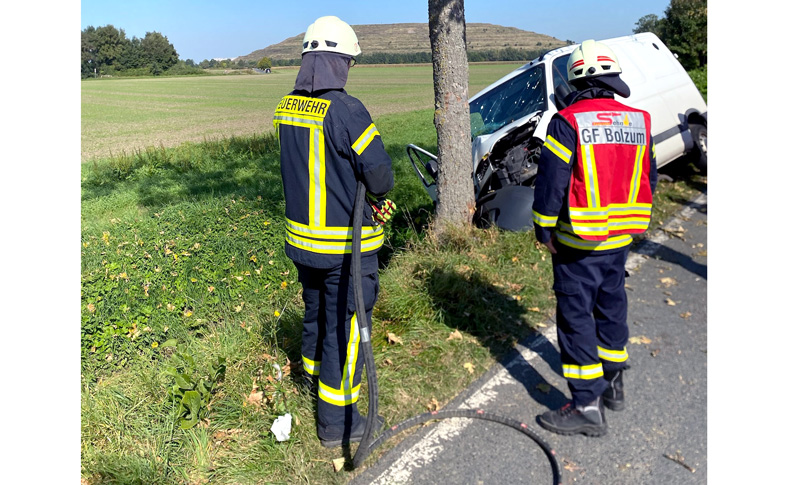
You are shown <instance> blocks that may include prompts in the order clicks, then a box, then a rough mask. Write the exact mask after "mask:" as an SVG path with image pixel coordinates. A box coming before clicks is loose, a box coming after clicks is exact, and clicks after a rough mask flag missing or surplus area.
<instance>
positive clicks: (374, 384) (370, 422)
mask: <svg viewBox="0 0 800 485" xmlns="http://www.w3.org/2000/svg"><path fill="white" fill-rule="evenodd" d="M365 198H366V188H365V187H364V184H363V183H362V182H360V181H359V183H358V189H357V190H356V202H355V207H354V208H353V244H352V255H353V256H352V280H353V294H354V297H355V305H356V320H358V328H359V331H360V332H361V355H363V356H364V365H365V367H366V370H367V385H368V386H369V406H368V410H367V412H368V414H367V422H366V425H365V429H364V435H363V437H362V439H361V443H360V444H359V445H358V450H356V454H355V455H354V456H353V467H354V468H359V467H360V466H361V465H362V464H363V463H364V461H365V460H366V459H367V457H368V456H369V455H370V453H372V451H374V450H375V449H377V448H378V447H379V446H380V445H381V444H383V442H385V441H386V440H388V439H389V438H391V437H392V436H394V435H395V434H397V433H400V432H402V431H405V430H406V429H409V428H411V427H412V426H415V425H418V424H422V423H424V422H427V421H431V420H440V419H447V418H473V419H484V420H487V421H494V422H496V423H501V424H504V425H506V426H509V427H511V428H514V429H516V430H517V431H521V432H522V433H525V435H526V436H528V437H529V438H531V439H532V440H533V441H535V442H536V444H538V445H539V447H540V448H541V449H542V450H543V451H544V453H545V455H546V456H547V459H548V461H549V462H550V468H551V469H552V471H553V484H554V485H560V484H561V470H560V468H559V466H558V461H556V458H555V454H556V452H555V450H553V449H552V448H551V447H550V445H549V444H547V442H546V441H544V440H543V439H542V438H541V437H539V435H537V434H536V433H534V432H533V430H531V429H530V428H529V427H528V425H526V424H525V423H521V422H519V421H516V420H513V419H509V418H506V417H505V416H500V415H497V414H491V413H487V412H485V411H483V410H481V409H453V410H442V411H432V412H429V413H423V414H420V415H418V416H414V417H412V418H409V419H406V420H405V421H403V422H401V423H400V424H396V425H394V426H392V427H391V428H389V429H387V430H386V431H384V432H383V433H382V434H381V435H380V436H378V437H377V438H376V439H375V440H374V441H372V442H371V443H370V437H371V436H372V429H373V428H374V427H375V423H376V422H377V417H378V373H377V371H376V369H375V358H374V356H373V355H372V341H371V339H370V329H369V327H368V325H367V311H366V309H365V307H364V291H363V286H362V284H361V226H362V223H361V219H362V217H363V216H362V214H363V213H364V199H365Z"/></svg>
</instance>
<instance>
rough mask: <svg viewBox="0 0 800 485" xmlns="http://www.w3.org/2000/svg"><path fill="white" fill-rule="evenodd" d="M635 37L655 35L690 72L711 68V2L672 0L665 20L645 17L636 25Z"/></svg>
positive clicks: (650, 16)
mask: <svg viewBox="0 0 800 485" xmlns="http://www.w3.org/2000/svg"><path fill="white" fill-rule="evenodd" d="M633 32H634V33H640V32H652V33H654V34H656V35H657V36H658V37H659V38H660V39H661V40H663V41H664V43H665V44H667V47H669V49H670V50H671V51H672V52H674V53H675V54H677V55H678V61H680V63H681V65H682V66H683V68H684V69H686V70H687V71H690V70H692V69H703V68H705V67H706V65H707V64H708V2H707V0H671V1H670V2H669V5H668V6H667V9H666V10H665V11H664V17H661V18H659V17H658V16H657V15H655V14H650V15H645V16H644V17H642V18H640V19H639V21H638V22H636V27H635V28H634V29H633Z"/></svg>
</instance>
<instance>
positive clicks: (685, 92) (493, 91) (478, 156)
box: [407, 32, 708, 230]
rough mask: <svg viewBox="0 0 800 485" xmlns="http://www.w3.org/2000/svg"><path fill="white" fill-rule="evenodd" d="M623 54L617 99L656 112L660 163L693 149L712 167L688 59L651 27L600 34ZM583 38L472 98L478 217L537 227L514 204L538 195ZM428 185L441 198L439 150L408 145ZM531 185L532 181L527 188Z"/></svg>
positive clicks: (506, 225) (699, 99)
mask: <svg viewBox="0 0 800 485" xmlns="http://www.w3.org/2000/svg"><path fill="white" fill-rule="evenodd" d="M601 42H603V43H604V44H606V45H607V46H609V47H610V48H611V50H613V51H614V53H615V54H616V55H617V60H618V61H619V64H620V67H621V68H622V74H621V75H620V77H621V78H622V79H623V80H624V81H625V82H626V83H627V84H628V86H629V87H630V89H631V95H630V97H628V98H619V97H617V99H618V100H619V101H620V102H622V103H623V104H626V105H629V106H633V107H635V108H639V109H643V110H646V111H647V112H649V113H650V117H651V123H652V125H651V130H652V136H653V141H654V142H655V146H656V148H655V151H656V160H657V162H658V166H659V168H660V167H663V166H664V165H666V164H668V163H670V162H672V161H673V160H675V159H677V158H679V157H681V156H682V155H686V154H689V155H691V156H692V160H693V162H694V163H695V165H696V166H697V167H698V168H699V169H701V170H705V168H706V156H707V148H708V141H707V140H708V136H707V131H706V126H707V125H706V116H707V110H708V108H707V107H706V103H705V101H703V97H702V96H701V95H700V92H699V91H698V90H697V87H696V86H695V85H694V82H692V80H691V78H690V77H689V75H688V74H687V73H686V71H685V70H684V69H683V66H681V64H680V63H679V62H678V60H677V59H676V58H675V55H674V54H673V53H672V52H670V50H669V49H668V48H667V46H666V45H664V43H663V42H661V40H660V39H659V38H658V37H657V36H656V35H655V34H652V33H649V32H647V33H641V34H635V35H629V36H625V37H617V38H613V39H605V40H601ZM576 47H577V45H571V46H566V47H561V48H558V49H555V50H552V51H549V52H547V53H545V54H543V55H542V56H540V57H539V58H538V59H535V60H533V61H531V62H529V63H527V64H525V65H523V66H521V67H520V68H518V69H516V70H514V71H513V72H511V73H509V74H508V75H506V76H504V77H503V78H502V79H500V80H499V81H497V82H495V83H494V84H492V85H490V86H488V87H487V88H485V89H483V90H482V91H481V92H479V93H478V94H476V95H475V96H473V97H472V98H471V99H470V102H469V106H470V128H471V131H472V163H473V173H472V176H473V183H474V185H475V198H476V207H477V211H476V222H477V223H479V224H481V223H482V224H486V223H494V224H497V225H498V226H500V227H503V228H507V229H512V230H517V229H523V230H524V229H526V228H530V227H532V224H533V223H532V221H531V212H530V209H529V208H530V206H528V210H527V211H525V210H520V211H514V210H513V209H512V208H511V206H512V205H513V206H519V205H520V204H522V206H523V207H524V204H525V203H526V200H527V199H530V200H531V201H532V200H533V190H530V188H531V187H533V184H534V182H535V179H536V170H537V161H538V159H539V155H540V153H541V147H542V144H543V143H544V139H545V133H546V132H547V125H548V123H549V122H550V119H551V118H552V117H553V115H554V114H555V113H557V112H558V110H559V109H561V108H563V107H564V104H563V102H562V100H563V99H564V98H565V97H566V96H567V95H568V94H569V93H570V92H571V91H574V88H573V87H572V86H571V85H570V84H569V82H568V81H567V60H568V58H569V56H570V54H571V53H572V51H573V50H575V48H576ZM407 153H408V156H409V158H410V159H411V162H412V165H413V166H414V169H415V170H416V172H417V175H418V176H419V177H420V179H421V180H422V183H423V185H425V188H426V190H427V192H428V194H429V195H430V196H431V198H432V199H433V200H434V202H435V201H436V197H437V194H436V178H437V174H438V166H437V164H436V156H435V155H433V154H431V153H429V152H427V151H425V150H423V149H421V148H419V147H417V146H415V145H408V147H407ZM524 188H527V190H525V189H524Z"/></svg>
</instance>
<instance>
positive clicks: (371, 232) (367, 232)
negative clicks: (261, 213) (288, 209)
mask: <svg viewBox="0 0 800 485" xmlns="http://www.w3.org/2000/svg"><path fill="white" fill-rule="evenodd" d="M286 229H287V230H291V231H292V232H293V233H295V234H299V235H301V236H307V237H314V238H318V239H329V240H341V241H350V240H352V239H353V228H352V227H344V226H322V227H313V226H310V225H308V224H301V223H299V222H295V221H293V220H291V219H286ZM381 234H383V227H382V226H363V227H362V228H361V237H363V238H371V237H375V236H379V235H381Z"/></svg>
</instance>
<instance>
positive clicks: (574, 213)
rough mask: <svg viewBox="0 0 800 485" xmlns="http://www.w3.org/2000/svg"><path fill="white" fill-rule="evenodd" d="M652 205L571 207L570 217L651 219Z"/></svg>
mask: <svg viewBox="0 0 800 485" xmlns="http://www.w3.org/2000/svg"><path fill="white" fill-rule="evenodd" d="M652 210H653V206H652V204H646V203H639V204H609V205H608V206H606V207H570V208H569V216H570V218H573V219H598V220H601V219H607V218H608V217H609V216H614V217H626V216H644V217H649V216H650V213H651V212H652Z"/></svg>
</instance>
